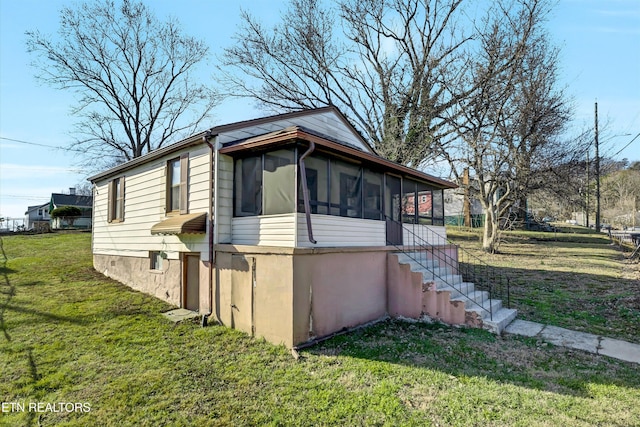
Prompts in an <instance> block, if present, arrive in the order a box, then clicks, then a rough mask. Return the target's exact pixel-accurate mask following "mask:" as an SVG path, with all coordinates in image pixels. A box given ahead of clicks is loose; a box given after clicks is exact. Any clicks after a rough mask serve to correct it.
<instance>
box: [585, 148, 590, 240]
mask: <svg viewBox="0 0 640 427" xmlns="http://www.w3.org/2000/svg"><path fill="white" fill-rule="evenodd" d="M590 148H591V144H589V146H588V147H587V191H586V193H587V209H586V215H587V220H586V226H587V228H589V184H590V183H589V168H590V167H591V165H590V164H589V149H590Z"/></svg>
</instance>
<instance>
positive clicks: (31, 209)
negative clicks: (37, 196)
mask: <svg viewBox="0 0 640 427" xmlns="http://www.w3.org/2000/svg"><path fill="white" fill-rule="evenodd" d="M50 203H51V201H48V202H47V203H44V204H42V205H37V206H27V211H26V212H25V213H24V214H25V215H29V212H33V211H35V210H38V209H43V208H46V207H49V204H50Z"/></svg>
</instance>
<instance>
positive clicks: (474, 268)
mask: <svg viewBox="0 0 640 427" xmlns="http://www.w3.org/2000/svg"><path fill="white" fill-rule="evenodd" d="M385 218H386V220H387V221H389V222H392V223H395V225H396V227H399V228H400V229H401V230H402V233H403V242H402V245H398V244H395V243H394V242H390V241H389V240H388V239H387V244H389V245H392V246H395V247H396V248H398V250H400V251H401V252H402V253H404V254H405V255H407V256H408V257H409V258H411V259H412V260H414V261H415V262H416V263H417V264H418V265H420V266H421V267H423V268H424V269H426V270H427V271H429V272H431V274H432V275H433V277H434V279H435V278H438V279H439V280H441V281H442V282H444V283H446V284H447V285H449V286H451V287H452V288H454V289H455V290H456V291H458V292H459V293H460V294H461V295H462V296H463V297H464V298H466V299H467V300H469V301H472V302H474V303H475V304H476V305H477V306H479V307H480V308H481V309H482V310H483V311H485V312H487V313H489V316H490V318H491V319H492V320H493V307H492V305H491V299H494V298H495V299H502V300H503V301H505V302H506V306H507V307H508V308H509V307H510V306H511V295H510V284H509V278H508V277H506V276H504V275H502V274H499V273H498V271H497V270H496V268H495V267H492V266H490V265H489V264H487V263H486V262H485V261H483V260H482V259H480V258H479V257H477V256H475V255H473V254H471V253H469V252H468V251H466V250H465V249H464V248H462V247H460V246H459V245H457V244H455V243H453V242H452V241H451V240H449V239H448V238H447V237H445V236H442V235H440V234H439V233H437V232H436V231H434V230H433V229H431V228H428V227H426V226H423V225H422V224H413V223H401V222H399V221H397V220H394V219H392V218H389V217H387V216H385ZM416 226H420V229H419V232H416V231H417V230H416ZM425 233H426V235H425ZM405 236H406V237H408V240H409V242H405V241H404V238H405ZM446 246H453V247H454V248H455V251H456V252H455V257H454V256H452V255H451V254H450V253H449V252H448V251H447V248H446ZM429 254H430V255H431V258H430V259H429ZM436 262H437V263H438V267H435V265H436ZM429 264H430V266H429ZM442 265H443V266H442ZM443 269H444V272H445V273H444V274H443V273H442V271H443ZM455 275H460V276H461V278H462V282H461V283H460V284H458V283H456V281H455V280H453V277H452V276H455ZM468 282H471V283H473V284H474V285H475V288H474V289H479V290H481V291H486V292H487V295H488V298H485V297H484V295H483V297H482V298H481V299H480V302H478V301H477V299H474V298H471V297H470V296H469V292H468V286H467V285H464V284H465V283H468ZM505 291H506V292H505ZM505 293H506V295H505ZM487 301H488V303H487V304H485V302H487ZM486 306H488V308H487V307H486Z"/></svg>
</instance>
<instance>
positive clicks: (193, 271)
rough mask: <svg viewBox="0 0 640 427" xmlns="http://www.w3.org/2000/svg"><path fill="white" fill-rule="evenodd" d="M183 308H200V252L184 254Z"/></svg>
mask: <svg viewBox="0 0 640 427" xmlns="http://www.w3.org/2000/svg"><path fill="white" fill-rule="evenodd" d="M182 308H186V309H187V310H192V311H198V310H199V309H200V254H199V253H188V254H183V256H182Z"/></svg>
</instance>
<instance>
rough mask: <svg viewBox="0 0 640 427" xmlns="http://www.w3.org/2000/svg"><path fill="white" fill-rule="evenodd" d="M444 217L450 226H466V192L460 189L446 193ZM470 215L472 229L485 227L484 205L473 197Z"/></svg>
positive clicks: (446, 191) (449, 190) (470, 204)
mask: <svg viewBox="0 0 640 427" xmlns="http://www.w3.org/2000/svg"><path fill="white" fill-rule="evenodd" d="M444 200H445V203H444V206H445V208H444V216H445V220H446V223H447V224H448V225H457V226H464V225H465V224H464V216H465V212H464V192H463V191H462V189H460V188H455V189H448V190H445V192H444ZM469 215H470V219H471V226H472V227H482V226H483V225H484V216H485V213H484V209H483V207H482V203H480V200H478V199H477V198H475V197H472V198H471V200H470V203H469Z"/></svg>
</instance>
